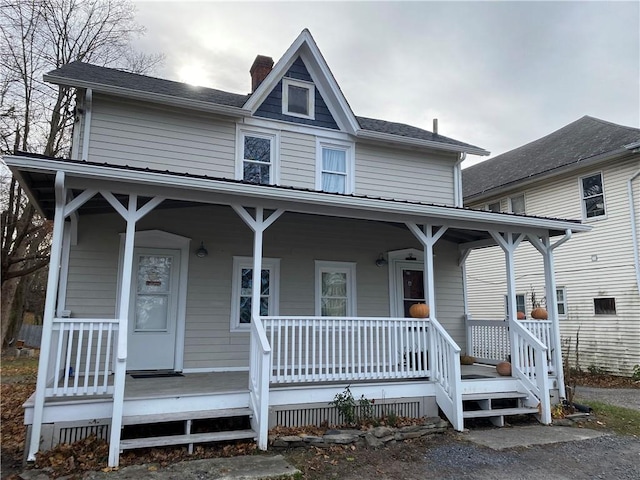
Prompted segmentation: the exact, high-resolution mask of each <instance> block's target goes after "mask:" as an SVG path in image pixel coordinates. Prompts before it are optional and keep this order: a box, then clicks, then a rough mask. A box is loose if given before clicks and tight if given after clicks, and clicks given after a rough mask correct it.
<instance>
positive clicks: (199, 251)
mask: <svg viewBox="0 0 640 480" xmlns="http://www.w3.org/2000/svg"><path fill="white" fill-rule="evenodd" d="M207 255H209V252H208V251H207V249H206V248H204V242H200V247H199V248H198V249H197V250H196V257H198V258H204V257H206V256H207Z"/></svg>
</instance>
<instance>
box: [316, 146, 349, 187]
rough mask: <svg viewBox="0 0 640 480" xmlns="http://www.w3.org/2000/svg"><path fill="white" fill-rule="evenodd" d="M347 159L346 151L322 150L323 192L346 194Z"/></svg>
mask: <svg viewBox="0 0 640 480" xmlns="http://www.w3.org/2000/svg"><path fill="white" fill-rule="evenodd" d="M346 173H347V158H346V152H345V151H344V150H333V149H330V148H324V149H323V150H322V191H324V192H335V193H344V192H345V180H346Z"/></svg>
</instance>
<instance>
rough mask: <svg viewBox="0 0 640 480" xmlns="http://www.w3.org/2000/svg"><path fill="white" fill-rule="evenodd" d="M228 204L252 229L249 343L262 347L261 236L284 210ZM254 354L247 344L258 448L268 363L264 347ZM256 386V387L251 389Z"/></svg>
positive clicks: (264, 431) (264, 434)
mask: <svg viewBox="0 0 640 480" xmlns="http://www.w3.org/2000/svg"><path fill="white" fill-rule="evenodd" d="M231 208H233V209H234V210H235V212H236V213H237V214H238V216H240V218H241V219H242V220H243V221H244V223H246V224H247V226H248V227H249V228H250V229H251V230H252V231H253V274H252V283H251V321H252V323H253V325H252V328H251V336H252V339H251V343H252V345H253V344H254V343H255V344H259V345H262V346H263V351H264V347H266V346H267V345H268V342H267V340H266V334H265V332H264V327H263V326H262V323H261V321H260V292H261V288H260V287H261V279H262V246H263V237H264V231H265V230H266V229H267V228H269V227H270V226H271V225H273V223H274V222H275V221H276V220H277V219H278V218H280V216H281V215H282V214H283V213H284V212H285V211H284V210H282V209H278V210H275V211H274V212H273V213H271V215H269V216H268V217H265V214H264V208H263V207H256V209H255V216H252V215H251V214H250V213H249V212H248V211H247V209H246V208H244V207H243V206H241V205H231ZM255 337H259V338H255ZM265 343H266V345H265ZM258 355H259V352H258V350H257V349H255V348H251V350H250V358H249V365H250V371H249V390H250V395H252V398H253V399H255V400H256V402H255V403H256V405H255V408H256V409H257V410H258V411H257V412H254V416H255V417H254V418H256V427H257V430H258V432H257V433H258V448H259V449H261V450H266V449H267V440H268V434H269V420H268V417H269V373H266V372H268V369H267V367H268V366H269V364H270V351H267V354H265V355H263V357H262V358H257V356H258ZM264 357H267V358H264ZM256 370H257V371H256ZM265 376H266V378H265ZM256 379H257V380H256ZM254 380H256V381H254ZM256 388H257V389H259V390H260V391H259V392H255V391H253V390H254V389H256Z"/></svg>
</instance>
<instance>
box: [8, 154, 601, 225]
mask: <svg viewBox="0 0 640 480" xmlns="http://www.w3.org/2000/svg"><path fill="white" fill-rule="evenodd" d="M4 160H5V162H6V164H7V165H8V166H10V167H13V168H12V170H14V169H22V170H26V171H36V172H43V173H55V172H58V171H63V172H65V173H66V174H68V175H71V176H75V177H78V178H83V179H96V180H102V181H115V182H119V183H124V182H128V183H137V184H141V185H152V186H157V187H165V188H166V187H167V186H171V187H172V188H186V189H188V190H193V191H201V192H208V193H222V194H233V195H241V196H245V197H249V198H257V199H261V200H264V199H269V200H273V201H283V202H287V203H291V202H298V203H303V204H310V205H315V206H324V207H334V208H340V209H344V208H353V209H356V210H361V211H370V212H377V213H381V214H382V213H385V214H391V215H395V216H398V221H399V222H400V221H403V220H401V219H400V217H401V218H408V217H421V218H422V217H425V216H427V217H431V218H435V219H441V220H443V224H451V223H452V222H455V221H456V220H458V221H463V222H465V223H466V222H476V223H481V224H483V225H490V226H496V227H498V228H505V227H512V228H525V229H543V230H561V231H564V230H566V229H571V230H573V231H575V232H588V231H590V230H591V226H589V225H585V224H581V223H577V222H571V221H565V220H557V219H547V218H536V217H526V216H519V215H505V214H496V213H492V212H485V211H481V210H471V209H465V208H453V207H446V206H437V205H425V204H411V203H408V202H400V201H397V202H392V201H388V200H383V199H373V198H359V197H347V196H343V195H329V194H324V193H320V192H313V191H298V190H293V189H288V188H283V189H279V188H274V187H271V186H261V185H245V184H238V183H230V182H226V181H223V180H214V179H207V178H191V177H185V176H182V175H178V174H176V175H171V174H167V173H157V172H149V171H135V170H124V169H119V168H114V167H109V166H102V165H87V164H83V163H63V162H61V161H58V160H47V159H41V158H33V157H22V156H20V157H15V156H6V157H4ZM411 221H413V220H411ZM418 221H419V220H418Z"/></svg>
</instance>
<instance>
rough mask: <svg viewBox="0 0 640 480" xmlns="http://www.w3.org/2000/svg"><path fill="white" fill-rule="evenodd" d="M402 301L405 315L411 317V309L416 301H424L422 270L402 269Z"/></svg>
mask: <svg viewBox="0 0 640 480" xmlns="http://www.w3.org/2000/svg"><path fill="white" fill-rule="evenodd" d="M402 301H403V305H404V316H405V317H410V316H411V315H409V309H410V308H411V305H413V304H414V303H418V302H422V303H424V274H423V273H422V270H409V269H402Z"/></svg>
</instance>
